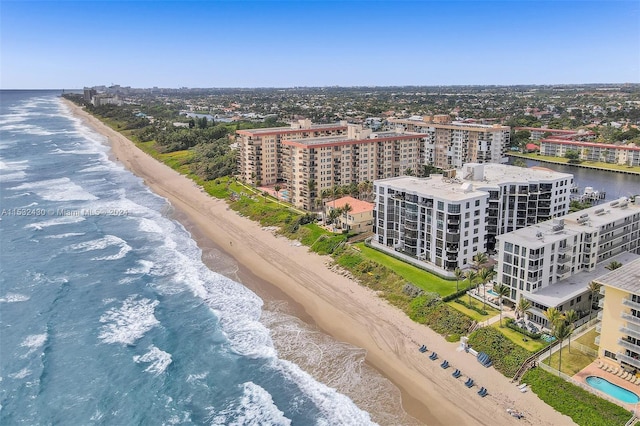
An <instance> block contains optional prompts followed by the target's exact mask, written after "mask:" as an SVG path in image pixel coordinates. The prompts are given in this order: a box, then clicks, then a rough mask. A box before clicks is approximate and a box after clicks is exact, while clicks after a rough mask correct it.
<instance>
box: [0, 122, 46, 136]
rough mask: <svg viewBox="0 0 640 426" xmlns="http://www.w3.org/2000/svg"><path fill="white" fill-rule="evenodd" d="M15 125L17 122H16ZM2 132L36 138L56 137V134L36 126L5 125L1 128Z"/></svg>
mask: <svg viewBox="0 0 640 426" xmlns="http://www.w3.org/2000/svg"><path fill="white" fill-rule="evenodd" d="M14 123H15V122H14ZM0 130H3V131H5V132H10V133H21V134H27V135H35V136H51V135H55V132H50V131H48V130H45V129H43V128H42V127H39V126H35V125H33V124H5V125H2V126H0Z"/></svg>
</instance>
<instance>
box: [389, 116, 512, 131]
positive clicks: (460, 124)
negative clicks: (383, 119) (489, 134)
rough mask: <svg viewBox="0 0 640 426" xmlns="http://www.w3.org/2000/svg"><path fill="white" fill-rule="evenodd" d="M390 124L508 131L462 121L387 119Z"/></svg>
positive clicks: (415, 118) (491, 125)
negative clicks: (440, 121) (441, 121)
mask: <svg viewBox="0 0 640 426" xmlns="http://www.w3.org/2000/svg"><path fill="white" fill-rule="evenodd" d="M389 121H390V122H392V123H405V124H414V125H419V126H423V127H439V128H443V127H444V128H447V127H449V128H468V129H469V130H474V129H475V130H481V131H486V130H510V129H511V128H510V127H509V126H501V125H499V124H478V123H465V122H462V121H450V122H446V123H439V122H437V121H424V119H423V118H421V117H411V118H392V119H389Z"/></svg>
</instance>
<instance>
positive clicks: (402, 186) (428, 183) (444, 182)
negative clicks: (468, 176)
mask: <svg viewBox="0 0 640 426" xmlns="http://www.w3.org/2000/svg"><path fill="white" fill-rule="evenodd" d="M375 183H377V184H382V185H388V186H391V187H393V188H396V189H399V190H402V191H404V192H409V193H413V194H415V195H423V196H429V197H438V198H440V199H445V200H450V201H462V200H473V199H476V198H478V197H484V196H486V195H487V192H486V191H480V190H476V189H474V187H473V185H469V184H465V182H463V181H462V180H460V179H449V178H445V177H443V176H442V175H431V176H430V177H426V178H418V177H413V176H398V177H394V178H388V179H381V180H377V181H375Z"/></svg>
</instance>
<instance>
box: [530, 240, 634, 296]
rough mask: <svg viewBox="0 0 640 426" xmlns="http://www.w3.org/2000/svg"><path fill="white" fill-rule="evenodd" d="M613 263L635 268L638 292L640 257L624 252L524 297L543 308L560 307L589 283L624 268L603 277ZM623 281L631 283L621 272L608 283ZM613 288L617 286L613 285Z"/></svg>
mask: <svg viewBox="0 0 640 426" xmlns="http://www.w3.org/2000/svg"><path fill="white" fill-rule="evenodd" d="M613 261H617V262H620V263H622V264H623V265H627V267H631V268H632V269H633V268H635V272H636V274H635V276H634V277H635V288H636V290H637V291H640V255H637V254H635V253H631V252H625V253H620V254H619V255H617V256H613V257H610V258H609V259H607V261H605V262H602V263H600V264H598V265H596V267H595V269H593V270H592V271H580V272H578V273H577V274H574V275H571V276H570V277H568V278H566V279H564V280H561V281H558V282H557V283H555V284H552V285H549V286H546V287H543V288H542V289H541V290H539V291H537V292H535V293H529V294H527V296H526V297H527V299H530V300H532V301H534V302H538V303H541V304H543V305H544V306H558V305H561V304H563V303H565V302H567V301H569V300H571V299H574V298H576V297H577V296H579V295H581V294H582V293H584V292H585V291H586V290H587V286H588V285H589V283H590V282H591V281H597V282H601V280H602V279H603V278H605V277H609V276H612V275H613V274H614V273H616V272H618V271H620V270H621V269H623V268H624V266H623V267H622V268H618V269H616V270H614V271H612V272H609V273H608V274H606V275H604V276H603V274H605V273H606V272H607V271H608V270H607V269H606V266H607V265H608V264H609V263H610V262H613ZM633 265H635V266H633ZM618 279H621V281H617V280H618ZM623 281H625V282H627V281H633V279H632V278H627V277H623V274H622V273H621V272H618V275H616V276H615V277H612V280H610V281H608V282H616V283H618V284H619V283H621V282H623ZM607 285H610V284H607ZM614 287H618V286H617V285H614Z"/></svg>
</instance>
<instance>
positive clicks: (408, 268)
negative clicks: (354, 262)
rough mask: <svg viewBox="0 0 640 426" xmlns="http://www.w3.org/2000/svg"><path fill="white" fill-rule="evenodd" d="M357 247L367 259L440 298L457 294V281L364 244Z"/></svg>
mask: <svg viewBox="0 0 640 426" xmlns="http://www.w3.org/2000/svg"><path fill="white" fill-rule="evenodd" d="M355 245H356V246H357V247H358V248H359V249H360V252H361V253H362V254H363V255H364V256H365V258H367V259H369V260H373V261H374V262H377V263H379V264H381V265H384V266H386V267H387V268H389V269H391V270H392V271H393V272H395V273H396V274H398V275H400V276H401V277H402V278H404V279H405V280H407V281H409V282H411V283H413V284H415V285H416V286H418V287H420V288H421V289H423V290H426V291H433V292H436V293H438V294H439V295H440V296H446V295H448V294H451V293H455V291H456V281H455V280H452V281H449V280H445V279H443V278H440V277H438V276H436V275H433V274H431V273H429V272H427V271H425V270H424V269H420V268H417V267H415V266H413V265H410V264H408V263H405V262H403V261H401V260H398V259H396V258H393V257H391V256H388V255H386V254H384V253H382V252H379V251H378V250H374V249H372V248H370V247H367V246H365V245H364V243H357V244H355ZM462 285H464V284H463V282H462V280H461V281H460V286H461V288H462Z"/></svg>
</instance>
